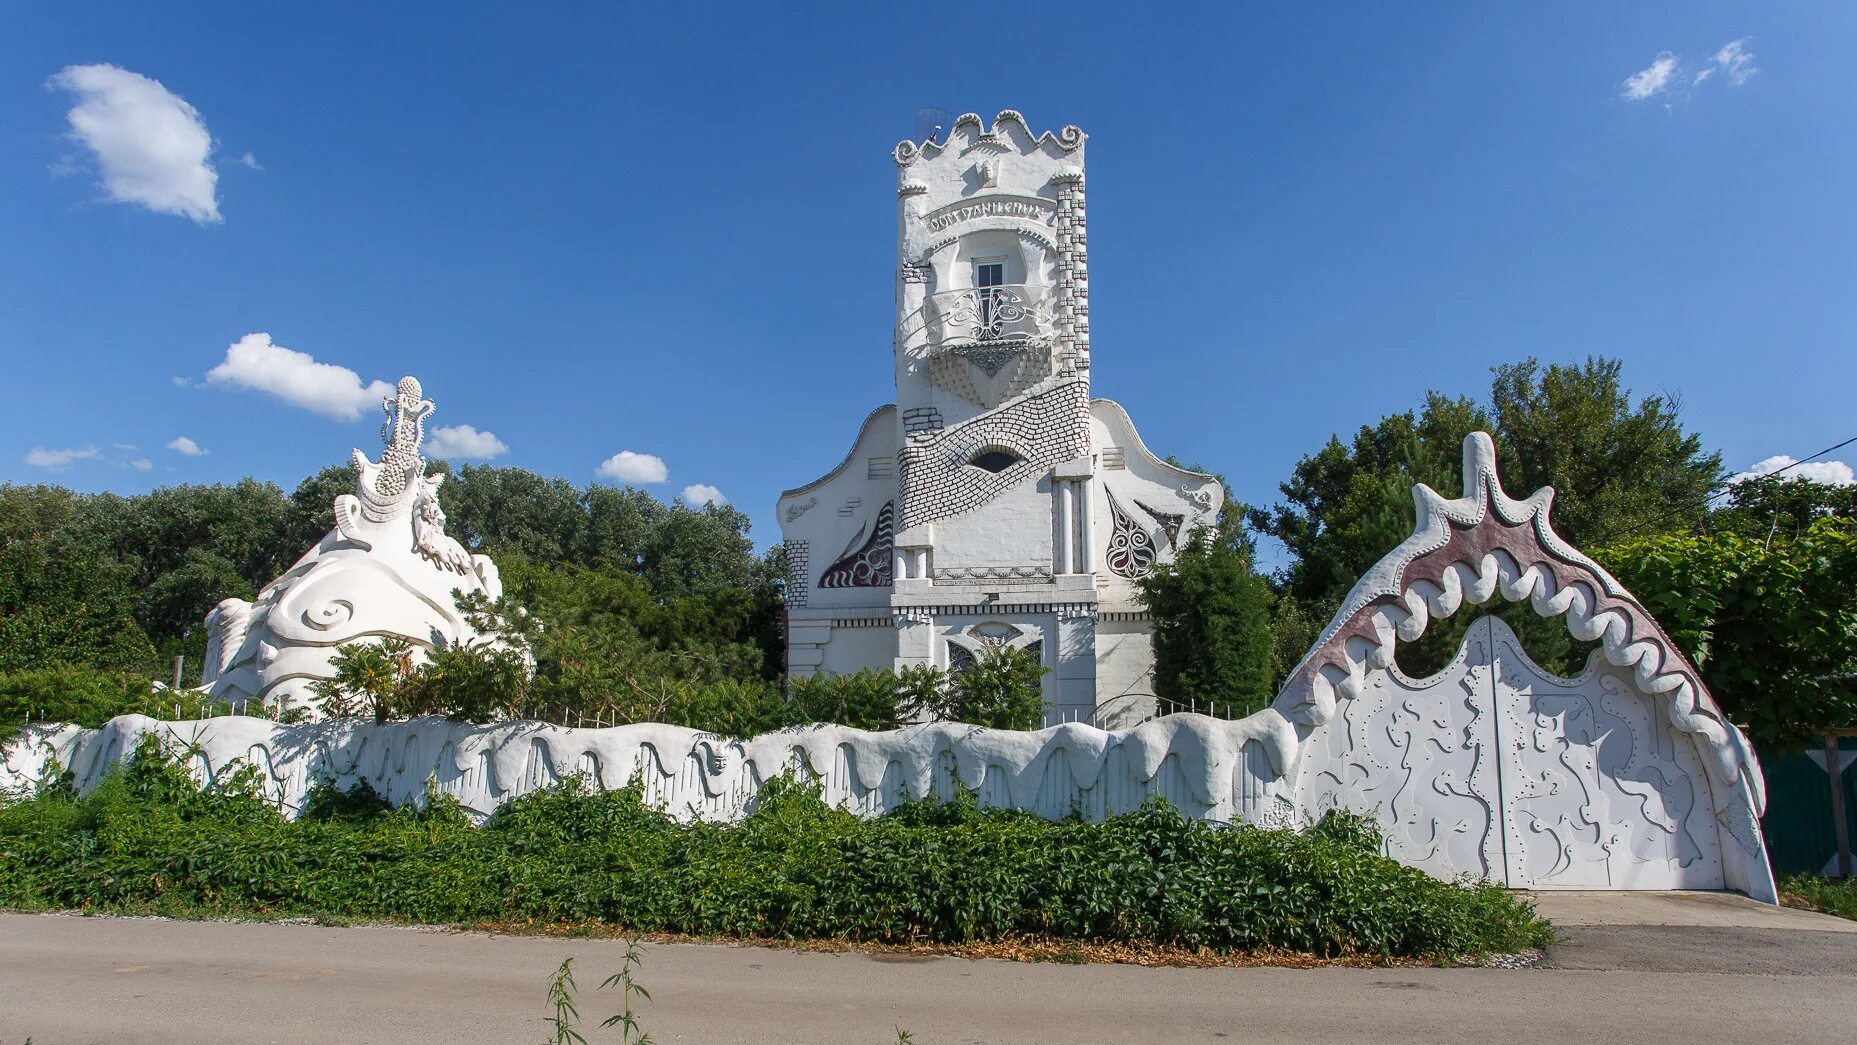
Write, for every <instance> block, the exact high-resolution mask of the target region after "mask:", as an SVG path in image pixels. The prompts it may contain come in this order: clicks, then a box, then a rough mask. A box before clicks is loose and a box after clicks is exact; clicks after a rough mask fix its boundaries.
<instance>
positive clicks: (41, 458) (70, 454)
mask: <svg viewBox="0 0 1857 1045" xmlns="http://www.w3.org/2000/svg"><path fill="white" fill-rule="evenodd" d="M96 457H97V448H96V447H94V446H86V447H84V448H82V449H76V448H73V449H69V450H47V449H46V448H44V447H43V446H35V447H33V448H32V449H31V450H28V451H27V452H26V463H27V464H29V465H31V466H32V467H34V468H49V469H51V470H52V471H54V472H62V471H64V470H65V469H66V468H69V467H71V462H72V461H90V460H94V459H96Z"/></svg>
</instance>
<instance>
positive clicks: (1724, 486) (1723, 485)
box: [1592, 435, 1857, 546]
mask: <svg viewBox="0 0 1857 1045" xmlns="http://www.w3.org/2000/svg"><path fill="white" fill-rule="evenodd" d="M1852 443H1857V435H1854V436H1851V437H1850V438H1849V439H1846V440H1844V441H1843V442H1841V443H1837V444H1835V445H1833V446H1827V447H1825V448H1824V449H1823V450H1820V451H1819V452H1817V453H1815V454H1813V455H1812V456H1810V457H1801V458H1799V459H1798V460H1796V461H1794V462H1793V463H1792V464H1789V465H1787V466H1786V467H1784V468H1776V469H1774V470H1773V471H1771V472H1767V473H1765V474H1763V475H1752V476H1749V477H1747V478H1746V479H1743V480H1741V482H1735V481H1733V480H1731V479H1724V480H1722V481H1721V482H1719V483H1716V484H1715V485H1714V486H1712V487H1711V488H1710V489H1709V492H1708V494H1707V495H1706V496H1704V497H1703V498H1702V500H1700V501H1697V502H1696V503H1694V504H1686V505H1683V506H1682V507H1680V508H1675V509H1672V510H1670V511H1667V512H1665V513H1664V514H1662V515H1659V516H1656V517H1655V518H1652V519H1649V520H1646V521H1645V522H1641V523H1639V524H1638V525H1636V526H1634V527H1632V528H1630V529H1628V530H1621V531H1619V532H1617V533H1608V534H1606V535H1605V536H1603V537H1600V538H1597V539H1596V540H1594V541H1593V542H1592V543H1593V544H1594V545H1595V546H1597V545H1602V544H1607V543H1610V542H1611V541H1614V540H1617V539H1618V538H1620V537H1630V536H1631V535H1632V534H1635V533H1639V532H1641V531H1643V530H1645V529H1648V528H1650V527H1652V526H1655V525H1657V524H1658V523H1660V522H1663V521H1665V520H1666V519H1672V518H1675V517H1676V516H1679V515H1684V514H1686V513H1688V512H1693V511H1695V510H1696V509H1698V508H1707V507H1708V506H1709V502H1710V501H1713V500H1715V499H1716V498H1717V497H1720V496H1721V495H1722V494H1724V493H1727V492H1729V491H1730V490H1733V489H1735V488H1736V487H1738V486H1740V485H1741V484H1742V483H1757V482H1761V481H1763V480H1769V479H1777V478H1779V477H1780V476H1782V475H1785V474H1786V473H1787V472H1790V471H1792V470H1793V469H1795V468H1797V467H1799V466H1800V465H1802V464H1810V463H1811V462H1813V461H1816V460H1818V459H1819V458H1821V457H1823V456H1825V455H1826V454H1829V453H1835V452H1837V451H1839V450H1842V449H1844V448H1845V447H1847V446H1849V445H1851V444H1852Z"/></svg>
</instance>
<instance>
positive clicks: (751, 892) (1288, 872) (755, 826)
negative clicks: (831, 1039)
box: [0, 746, 1548, 956]
mask: <svg viewBox="0 0 1857 1045" xmlns="http://www.w3.org/2000/svg"><path fill="white" fill-rule="evenodd" d="M257 784H258V780H257V779H256V775H255V774H250V773H247V774H238V773H234V774H229V775H225V776H222V780H221V782H220V783H219V784H218V785H216V786H215V787H213V788H208V789H201V788H198V787H196V786H194V784H193V783H192V781H191V779H190V778H189V776H188V774H187V773H186V772H185V771H184V770H183V769H182V768H181V766H180V763H179V761H177V759H175V758H174V757H172V756H170V757H161V755H160V752H158V751H157V750H156V749H154V748H153V747H152V746H151V747H145V748H144V749H143V750H142V751H141V752H140V753H139V756H138V758H137V759H136V760H135V762H134V763H133V764H131V765H130V766H128V767H126V768H124V769H121V770H118V771H116V772H114V773H112V774H111V775H110V776H108V777H107V778H106V780H105V781H104V782H103V783H102V784H100V785H99V786H98V787H97V788H96V789H95V790H94V791H92V792H91V793H90V794H88V795H85V796H84V797H82V798H73V797H71V796H70V795H68V794H65V793H60V792H55V791H54V792H49V793H44V794H41V795H38V796H36V797H33V798H29V799H26V800H23V801H19V802H15V803H13V804H11V805H7V806H4V807H0V905H4V906H7V907H14V908H26V909H45V908H88V909H94V910H102V911H123V912H158V913H166V914H176V915H195V916H198V915H254V914H256V915H315V916H332V917H345V918H369V919H391V920H406V921H417V922H425V923H450V924H457V923H467V924H468V923H475V922H481V921H502V922H507V921H536V922H542V923H549V924H564V923H565V924H575V923H599V924H602V925H606V926H613V927H619V928H623V929H624V930H626V931H630V932H671V933H691V934H697V935H704V936H731V937H763V938H768V937H771V938H783V939H838V940H857V941H874V942H889V943H905V942H912V941H920V942H935V943H963V942H971V941H980V940H994V939H1000V938H1008V937H1017V938H1030V937H1035V938H1056V939H1068V940H1075V941H1079V942H1115V943H1134V944H1144V945H1171V946H1177V947H1186V948H1201V947H1203V948H1210V949H1213V950H1216V951H1244V950H1251V949H1258V948H1282V949H1288V950H1293V951H1299V952H1305V953H1311V954H1316V955H1324V956H1333V955H1344V954H1365V955H1383V956H1408V955H1441V956H1443V955H1461V954H1467V953H1473V952H1479V951H1488V950H1496V951H1509V950H1516V949H1520V948H1524V947H1528V946H1532V945H1538V944H1540V943H1543V942H1545V940H1546V938H1547V933H1548V929H1547V928H1546V926H1545V925H1544V924H1543V923H1541V922H1539V921H1537V920H1536V919H1535V917H1534V915H1533V912H1532V910H1531V909H1530V908H1529V906H1528V905H1527V904H1526V903H1525V902H1523V901H1521V900H1518V899H1517V898H1515V897H1514V896H1512V895H1510V894H1508V893H1507V892H1505V891H1503V890H1500V889H1496V888H1494V887H1489V886H1480V887H1467V886H1464V885H1459V884H1454V883H1450V882H1443V881H1438V880H1436V879H1433V878H1431V877H1429V876H1427V875H1425V874H1424V873H1422V872H1420V871H1417V870H1414V869H1412V868H1408V867H1404V866H1401V865H1399V864H1397V863H1394V862H1393V861H1391V860H1388V859H1386V858H1384V857H1381V856H1379V855H1377V854H1376V853H1374V852H1372V851H1370V850H1369V849H1368V848H1366V847H1364V846H1363V845H1361V844H1360V841H1361V838H1360V832H1359V831H1358V830H1355V829H1353V828H1350V829H1348V830H1342V827H1343V826H1346V825H1345V824H1344V822H1343V821H1341V820H1332V821H1331V822H1330V826H1328V827H1325V828H1320V829H1317V830H1312V831H1309V832H1306V833H1300V834H1299V833H1296V832H1293V831H1269V830H1262V829H1258V828H1254V827H1249V826H1243V825H1239V826H1231V827H1223V826H1218V825H1212V824H1206V823H1200V822H1194V821H1189V820H1187V819H1185V818H1183V817H1182V816H1180V815H1179V814H1178V813H1177V812H1175V811H1174V810H1173V809H1172V808H1171V807H1169V806H1167V805H1166V804H1165V803H1164V802H1161V801H1159V800H1155V801H1153V802H1150V803H1149V804H1148V805H1147V806H1145V807H1143V808H1142V809H1140V810H1138V811H1136V812H1132V813H1128V814H1125V815H1122V816H1117V817H1113V818H1111V819H1109V820H1106V821H1104V822H1101V823H1086V822H1082V821H1080V820H1070V821H1064V822H1056V823H1054V822H1050V821H1046V820H1043V819H1040V818H1038V817H1036V816H1033V815H1030V814H1027V813H1019V812H1010V811H1002V810H989V809H982V808H980V807H978V806H977V804H976V803H975V802H974V800H973V799H972V797H971V796H963V797H962V798H960V799H958V800H956V801H952V802H946V803H917V804H909V805H905V806H904V807H903V808H901V809H900V810H898V811H897V812H895V813H893V814H891V815H889V816H885V817H880V818H875V819H863V818H860V817H857V816H855V815H853V814H850V813H847V812H844V811H842V810H838V809H834V808H831V807H828V806H827V805H826V804H825V803H824V802H823V801H821V800H820V798H819V794H818V792H817V790H816V789H815V788H813V787H811V786H808V785H806V784H803V783H798V782H795V781H792V780H789V779H781V780H776V781H771V782H769V783H768V785H767V786H766V787H764V788H763V790H762V791H761V792H760V794H759V795H758V797H757V799H756V801H755V802H754V806H753V808H752V810H751V811H750V813H749V815H748V816H747V817H746V818H744V819H743V820H742V821H740V822H739V823H733V824H720V823H696V824H690V825H679V824H677V823H675V822H673V821H672V820H670V819H669V818H668V817H666V816H665V815H663V814H662V813H660V812H658V811H656V810H654V809H651V808H649V807H647V806H646V805H645V804H644V803H643V801H642V799H641V795H640V792H639V791H638V790H637V789H636V788H627V789H623V790H619V791H610V792H595V791H589V790H587V789H586V788H585V787H584V786H583V785H581V784H580V783H578V782H575V781H570V782H568V783H566V784H564V785H563V786H561V787H558V788H554V789H551V790H546V791H540V792H535V793H532V794H529V795H525V796H523V797H522V798H519V799H517V800H515V801H512V802H510V803H509V804H507V805H506V806H504V807H503V808H502V809H501V810H500V811H499V812H498V813H497V814H496V815H494V816H493V817H492V818H491V819H490V821H489V823H488V824H486V825H485V826H483V827H481V828H478V827H473V826H471V824H470V823H469V821H468V820H467V819H466V818H465V817H464V815H463V814H462V812H461V811H460V810H459V809H458V808H457V806H456V804H455V803H453V802H448V801H443V800H434V801H431V802H429V803H427V804H426V805H425V806H424V807H423V808H419V809H415V808H410V807H409V808H400V809H390V808H388V807H387V805H386V803H384V802H382V801H380V800H379V798H378V796H372V795H369V794H352V793H351V794H350V795H347V796H343V795H340V794H339V793H336V792H333V791H331V790H329V789H327V788H324V789H321V790H319V791H318V792H317V794H316V795H315V796H314V797H313V799H312V801H311V803H310V813H309V815H306V816H304V817H302V818H301V819H298V820H296V821H286V820H285V819H284V818H283V817H282V816H280V815H279V814H278V813H277V811H276V810H275V808H274V807H272V806H271V805H269V804H268V803H267V801H266V799H265V797H264V794H263V791H262V790H261V789H260V788H259V787H258V786H257Z"/></svg>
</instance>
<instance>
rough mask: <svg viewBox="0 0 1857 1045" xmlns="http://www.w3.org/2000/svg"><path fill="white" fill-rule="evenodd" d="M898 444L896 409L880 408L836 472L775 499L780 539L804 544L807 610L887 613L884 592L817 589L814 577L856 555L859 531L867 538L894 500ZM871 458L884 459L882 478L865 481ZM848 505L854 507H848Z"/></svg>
mask: <svg viewBox="0 0 1857 1045" xmlns="http://www.w3.org/2000/svg"><path fill="white" fill-rule="evenodd" d="M898 441H899V430H898V428H897V420H896V408H895V407H894V406H885V407H882V408H880V409H878V410H876V411H875V412H873V413H872V414H871V415H870V416H869V417H868V418H866V419H865V422H864V426H863V428H862V429H860V430H859V432H858V437H857V440H856V441H855V442H854V443H853V445H852V448H851V452H850V454H848V455H847V456H846V457H845V459H844V460H843V461H842V462H840V463H839V465H838V467H836V468H834V469H833V470H832V471H830V472H828V473H827V474H826V475H824V476H823V477H821V478H819V479H817V480H814V481H813V482H811V483H808V484H807V485H805V486H802V487H799V488H797V489H794V490H789V491H787V492H786V493H783V494H781V495H780V500H779V502H778V503H777V504H776V507H775V510H776V512H777V518H778V520H779V522H780V533H781V537H782V539H783V540H789V541H790V540H803V541H806V542H807V557H808V563H807V572H808V576H807V590H806V597H805V602H806V608H807V609H809V610H836V611H852V610H859V609H863V610H868V611H870V612H872V613H881V614H887V613H888V612H889V610H888V606H889V588H887V587H884V588H821V587H819V577H820V576H821V575H822V574H824V573H825V571H826V570H828V569H830V568H831V566H832V564H833V563H834V562H837V561H838V560H839V559H840V558H842V557H843V556H844V555H845V554H846V553H847V551H855V550H856V548H855V545H857V544H861V543H862V542H863V539H864V538H863V537H861V536H859V533H860V530H862V532H863V533H864V534H865V535H868V534H869V532H870V528H871V527H872V526H874V525H875V523H876V519H877V515H878V513H879V512H881V511H882V510H883V506H884V505H885V504H887V503H889V502H891V501H894V500H895V499H896V496H897V482H896V478H895V474H896V472H895V469H896V464H895V462H896V453H897V447H898ZM873 457H876V458H886V459H888V461H889V470H888V473H887V474H885V475H883V476H881V477H879V478H872V477H871V474H870V471H871V469H870V461H871V459H872V458H873ZM854 500H855V501H856V502H857V504H856V505H851V503H850V502H852V501H854ZM841 513H842V514H841ZM840 615H843V616H853V615H858V614H854V613H850V612H841V613H840Z"/></svg>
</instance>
